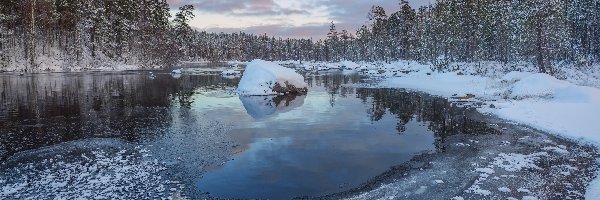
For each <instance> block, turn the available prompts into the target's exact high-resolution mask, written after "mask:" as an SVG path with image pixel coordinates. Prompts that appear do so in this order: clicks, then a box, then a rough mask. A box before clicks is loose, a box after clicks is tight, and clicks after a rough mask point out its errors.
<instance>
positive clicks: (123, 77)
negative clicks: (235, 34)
mask: <svg viewBox="0 0 600 200" xmlns="http://www.w3.org/2000/svg"><path fill="white" fill-rule="evenodd" d="M155 73H156V77H155V78H150V77H149V76H148V74H147V72H119V73H100V72H97V73H48V74H30V75H27V76H14V75H8V74H5V75H0V84H1V85H0V88H2V91H1V94H0V105H2V106H1V107H0V144H1V145H0V159H1V160H4V159H6V158H7V157H8V156H10V155H12V154H14V153H17V152H20V151H24V150H29V149H35V148H39V147H42V146H48V145H53V144H57V143H61V142H65V141H73V140H78V139H83V138H93V137H104V138H107V137H111V138H121V139H125V140H127V141H132V142H135V141H140V140H152V138H153V137H156V136H157V135H160V134H168V133H165V131H164V130H165V129H166V128H167V127H169V126H171V125H172V123H174V122H173V121H172V114H173V113H172V112H171V110H172V108H175V107H176V108H188V109H194V108H193V106H192V105H193V104H194V103H196V104H202V103H203V102H197V101H202V98H196V96H198V95H210V94H213V93H216V94H218V95H220V96H221V97H220V98H239V99H241V102H242V103H243V104H242V105H244V106H246V107H245V110H246V111H247V113H251V114H250V115H252V113H254V114H258V115H256V116H253V117H258V118H264V117H268V116H269V115H272V114H274V113H276V112H280V111H282V110H292V109H294V108H296V107H299V106H302V101H304V100H305V98H307V99H310V98H311V97H310V95H311V94H310V93H309V95H308V96H307V97H293V98H288V97H285V98H281V97H277V98H279V100H277V99H276V101H274V102H273V103H274V105H273V106H274V108H275V110H271V111H269V112H266V113H265V112H263V113H257V112H253V111H250V110H252V109H253V108H256V106H253V105H250V104H252V102H253V101H247V100H248V98H246V97H238V96H237V95H235V94H234V92H233V90H234V88H235V86H236V85H237V82H238V81H239V79H226V78H223V77H221V76H220V75H183V76H181V77H173V76H171V75H170V74H168V73H160V72H155ZM363 78H364V77H361V76H359V75H350V76H347V75H342V74H335V73H334V74H324V75H313V76H307V78H306V80H307V82H308V84H309V87H311V88H310V89H311V91H322V92H323V93H326V94H327V95H328V96H329V106H334V105H335V104H336V101H338V100H339V99H340V98H359V99H360V100H361V101H362V102H363V103H364V104H365V105H367V107H369V108H368V109H367V110H365V111H361V112H364V114H366V115H368V117H369V119H370V120H372V121H378V120H380V119H381V118H382V116H383V115H384V114H385V113H390V114H393V115H394V116H396V118H397V125H396V130H397V133H398V134H402V133H403V132H404V131H405V124H406V123H408V122H409V121H410V120H411V119H413V118H414V119H416V120H418V121H425V122H428V123H427V124H428V127H429V128H430V129H431V130H432V131H433V132H434V133H435V134H436V140H437V141H438V142H443V138H444V137H445V136H446V135H448V134H453V133H459V132H462V133H479V132H482V130H483V129H485V128H486V126H485V125H484V124H481V123H478V122H477V121H476V120H472V119H469V118H468V117H467V115H465V112H468V111H467V110H465V109H463V108H457V107H452V106H451V105H450V103H449V102H448V101H447V100H445V99H443V98H438V97H432V96H429V95H426V94H422V93H414V92H406V91H403V90H398V89H378V88H356V87H345V86H343V85H344V84H354V83H361V82H363ZM282 100H283V101H282ZM244 102H245V103H244ZM281 102H283V103H281ZM261 109H263V108H261ZM269 109H270V108H269ZM348 109H355V108H348ZM199 112H201V111H199ZM486 131H487V130H486Z"/></svg>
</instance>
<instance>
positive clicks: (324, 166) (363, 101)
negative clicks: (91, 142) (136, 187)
mask: <svg viewBox="0 0 600 200" xmlns="http://www.w3.org/2000/svg"><path fill="white" fill-rule="evenodd" d="M190 70H191V69H190ZM153 74H154V75H155V76H154V79H150V77H149V76H148V73H147V72H126V73H52V74H34V75H28V76H25V77H19V76H10V75H0V83H1V85H0V86H1V87H0V88H2V91H1V93H0V103H1V104H0V105H2V106H1V107H0V160H4V159H6V158H7V157H8V156H10V155H12V154H14V153H16V152H19V151H23V150H28V149H35V148H39V147H42V146H46V145H52V144H56V143H60V142H65V141H72V140H78V139H83V138H90V137H110V138H122V139H126V140H128V141H130V142H134V143H135V142H139V141H144V142H147V143H150V144H153V145H155V147H156V149H161V148H162V149H165V148H168V149H169V151H168V152H169V154H168V156H164V157H175V158H177V157H182V158H183V159H182V160H184V161H187V160H198V162H201V159H202V156H204V154H198V152H196V150H195V148H203V147H199V146H198V145H197V144H200V143H201V141H204V140H205V139H204V138H203V137H206V136H205V134H206V133H204V132H202V131H204V130H206V129H203V128H206V127H202V126H204V124H201V123H200V122H201V121H203V120H204V119H206V118H208V119H210V120H216V121H218V122H219V123H222V124H227V125H230V126H231V129H232V130H231V131H230V133H229V134H228V137H229V136H230V137H232V138H233V140H235V142H236V143H239V146H236V147H235V148H236V149H234V151H236V152H239V154H238V155H236V157H235V158H234V160H232V161H229V162H227V163H226V164H225V166H223V167H222V168H220V169H215V170H214V171H212V172H210V173H209V174H206V175H205V176H204V178H202V179H197V180H196V179H195V180H193V181H195V182H196V183H197V184H198V185H197V186H198V188H199V190H201V191H208V192H211V194H214V195H216V196H219V197H233V198H276V199H278V198H290V197H295V196H304V195H309V196H318V195H324V194H329V193H333V192H337V191H341V190H346V189H348V188H349V187H353V186H356V185H358V184H360V183H363V182H364V181H366V180H368V179H369V178H371V177H373V176H376V175H378V174H380V173H382V172H383V171H385V170H386V169H388V168H389V167H390V166H393V165H397V164H401V163H402V162H405V161H407V160H409V159H411V158H412V157H413V156H414V155H416V154H419V153H422V152H424V151H443V148H442V147H443V146H444V145H442V144H443V143H444V141H445V138H446V137H447V136H448V135H451V134H457V133H466V134H486V133H491V132H492V131H491V130H490V129H489V128H487V126H485V124H483V123H481V122H478V121H477V120H475V119H471V118H469V117H468V115H469V112H471V111H469V110H467V109H464V108H457V107H452V106H451V104H450V103H449V102H448V101H447V100H446V99H443V98H438V97H432V96H429V95H425V94H422V93H414V92H406V91H403V90H397V89H367V88H356V87H345V86H344V85H345V84H355V83H364V81H365V80H364V77H361V76H359V75H356V74H354V75H350V76H346V75H343V74H341V73H340V74H335V73H334V74H326V75H320V76H307V77H306V81H307V83H308V85H309V87H310V88H309V94H308V95H307V96H269V97H241V96H237V95H235V94H234V93H233V92H232V91H233V89H234V88H235V86H236V85H237V83H238V82H239V79H226V78H223V77H221V75H190V74H185V73H184V74H183V75H182V76H181V77H173V76H172V74H171V73H169V72H161V71H156V72H154V73H153ZM217 128H219V127H217ZM175 131H179V132H181V133H175ZM211 142H212V140H211ZM213 143H214V142H213ZM182 144H185V145H182ZM182 148H186V150H181V149H182ZM219 148H220V147H219ZM190 149H192V150H190ZM227 150H228V149H223V151H227ZM165 152H167V151H165ZM159 154H160V153H159ZM179 154H194V155H179ZM199 155H200V156H199ZM207 155H209V154H207ZM177 163H180V164H179V165H182V166H180V167H179V168H178V169H182V170H188V169H194V168H198V164H197V163H194V162H190V161H188V162H180V161H178V162H177ZM196 172H197V171H193V170H190V171H181V172H178V173H179V174H186V176H188V177H190V176H191V175H190V174H194V173H196Z"/></svg>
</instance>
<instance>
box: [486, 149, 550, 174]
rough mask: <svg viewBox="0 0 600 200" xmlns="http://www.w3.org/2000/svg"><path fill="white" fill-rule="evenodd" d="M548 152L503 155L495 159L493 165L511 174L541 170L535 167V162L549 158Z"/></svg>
mask: <svg viewBox="0 0 600 200" xmlns="http://www.w3.org/2000/svg"><path fill="white" fill-rule="evenodd" d="M547 155H548V154H547V153H546V152H539V153H533V154H529V155H523V154H515V153H509V154H505V153H501V154H499V155H498V157H496V158H494V162H492V164H493V165H494V166H496V167H499V168H502V169H504V170H506V171H509V172H514V171H520V170H522V169H539V167H538V166H537V165H535V161H537V160H539V159H540V156H547Z"/></svg>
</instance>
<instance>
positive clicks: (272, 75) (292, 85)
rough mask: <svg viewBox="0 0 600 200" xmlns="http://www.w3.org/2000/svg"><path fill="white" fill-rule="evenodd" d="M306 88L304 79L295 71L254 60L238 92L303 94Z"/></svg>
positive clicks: (252, 93) (249, 93)
mask: <svg viewBox="0 0 600 200" xmlns="http://www.w3.org/2000/svg"><path fill="white" fill-rule="evenodd" d="M306 88H307V84H306V83H305V82H304V77H303V76H302V75H300V74H298V73H296V71H294V70H293V69H290V68H285V67H282V66H280V65H278V64H275V63H273V62H268V61H264V60H253V61H252V62H250V64H248V66H247V67H246V70H245V71H244V75H243V76H242V79H241V80H240V84H239V85H238V89H237V91H238V93H240V94H242V95H274V94H288V93H294V94H303V93H306Z"/></svg>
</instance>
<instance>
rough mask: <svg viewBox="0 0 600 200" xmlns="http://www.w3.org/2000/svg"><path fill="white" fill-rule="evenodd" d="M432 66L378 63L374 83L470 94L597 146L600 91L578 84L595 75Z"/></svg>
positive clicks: (501, 113) (512, 117)
mask: <svg viewBox="0 0 600 200" xmlns="http://www.w3.org/2000/svg"><path fill="white" fill-rule="evenodd" d="M432 69H433V67H430V66H427V65H419V64H411V63H410V62H406V64H404V63H401V62H399V63H396V64H391V65H385V66H381V67H380V70H383V72H381V73H379V74H380V75H379V76H381V78H382V81H381V82H380V83H379V84H378V87H391V88H406V89H414V90H420V91H424V92H428V93H431V94H434V95H440V96H444V97H448V98H457V97H460V98H474V100H477V101H481V102H482V103H484V105H485V106H482V107H481V108H478V110H479V111H480V112H483V113H489V114H493V115H496V116H498V117H500V118H503V119H506V120H509V121H514V122H517V123H520V124H524V125H527V126H531V127H533V128H536V129H539V130H542V131H544V132H548V133H550V134H555V135H559V136H562V137H565V138H570V139H573V140H577V141H579V142H581V143H585V144H592V145H595V146H596V147H597V148H600V133H599V132H598V131H599V130H600V118H598V113H600V89H598V88H596V87H589V86H581V85H578V84H581V83H582V82H585V83H586V84H585V85H593V86H595V84H596V83H597V82H598V81H597V80H596V81H585V80H590V79H593V77H594V76H595V75H594V74H593V73H592V74H591V75H589V74H588V75H587V76H585V77H584V76H580V77H565V79H566V80H559V79H557V78H555V77H552V76H549V75H546V74H539V73H533V72H517V71H513V72H509V73H502V72H496V73H489V72H488V73H471V71H472V68H471V71H469V68H467V69H462V70H457V71H453V72H434V71H432ZM395 71H406V72H408V73H402V74H398V73H394V72H395ZM466 74H479V75H466ZM581 77H584V79H582V78H581ZM594 80H595V79H594ZM472 96H474V97H472ZM599 181H600V178H598V177H597V178H596V179H595V180H594V181H593V182H592V184H590V187H589V188H588V194H587V195H588V196H589V195H592V194H597V193H599V192H600V187H598V182H599Z"/></svg>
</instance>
